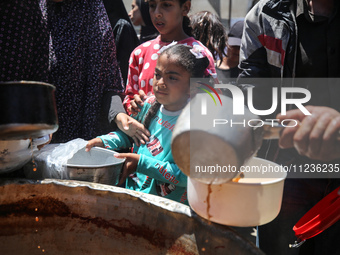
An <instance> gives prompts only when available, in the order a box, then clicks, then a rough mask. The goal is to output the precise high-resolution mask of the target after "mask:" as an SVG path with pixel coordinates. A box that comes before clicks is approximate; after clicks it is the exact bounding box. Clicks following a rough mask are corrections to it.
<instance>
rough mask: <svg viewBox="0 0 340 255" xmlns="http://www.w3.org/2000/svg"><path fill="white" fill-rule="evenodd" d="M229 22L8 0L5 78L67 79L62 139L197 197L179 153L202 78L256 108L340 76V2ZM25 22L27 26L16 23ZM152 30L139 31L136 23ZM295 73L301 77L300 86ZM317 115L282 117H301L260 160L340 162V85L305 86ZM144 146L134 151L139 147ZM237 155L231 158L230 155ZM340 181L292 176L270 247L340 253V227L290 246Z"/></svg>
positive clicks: (154, 185) (263, 235) (104, 1)
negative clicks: (176, 139) (182, 126)
mask: <svg viewBox="0 0 340 255" xmlns="http://www.w3.org/2000/svg"><path fill="white" fill-rule="evenodd" d="M255 2H256V4H255V3H254V7H253V8H251V10H250V11H249V12H248V14H247V15H246V17H245V19H244V21H243V20H242V21H238V22H236V23H235V24H234V25H233V26H232V27H231V28H230V29H228V30H227V29H226V28H225V27H224V26H223V24H222V22H221V19H220V17H218V16H217V15H216V14H213V13H211V12H208V11H202V12H198V13H194V14H193V15H189V12H190V10H191V5H192V4H194V2H191V0H171V1H162V0H147V1H144V0H132V1H131V7H132V9H131V11H130V12H129V13H128V12H127V11H126V9H125V7H124V4H123V2H122V1H121V0H115V1H109V0H83V1H74V0H4V1H0V16H1V20H0V25H1V26H0V59H1V61H0V81H14V80H31V81H43V82H49V83H51V84H53V85H54V86H55V87H56V105H57V112H58V118H59V129H58V131H57V132H56V133H55V134H53V138H52V142H53V143H64V142H67V141H70V140H72V139H75V138H83V139H85V140H88V144H87V146H86V150H88V151H89V150H91V148H92V147H93V146H101V147H106V148H108V149H112V150H116V149H124V150H126V151H127V152H124V153H119V154H117V157H119V158H125V159H126V161H125V165H124V167H123V171H122V178H121V180H120V183H119V185H120V186H124V187H126V188H128V189H133V190H137V191H142V192H145V193H150V194H155V195H159V196H162V197H165V198H169V199H172V200H175V201H177V202H180V203H184V204H188V202H187V198H186V182H187V177H186V176H185V175H184V174H183V173H182V172H181V171H180V169H179V168H178V167H177V165H176V163H175V162H174V159H173V157H172V152H171V146H170V143H171V135H172V129H173V126H174V125H175V124H176V121H177V118H178V116H179V115H180V113H181V110H182V109H183V108H184V106H185V105H186V104H187V103H188V102H189V101H190V89H189V87H190V78H208V77H211V78H212V80H213V81H214V82H215V83H232V84H234V85H235V86H239V87H240V88H241V89H243V90H244V91H245V93H247V91H248V90H247V88H249V87H253V88H254V93H253V95H252V96H253V102H254V106H255V108H256V109H268V108H270V104H271V101H270V98H272V97H271V93H272V87H273V86H274V85H275V86H277V84H270V83H267V82H264V83H263V84H262V83H256V82H255V81H256V80H255V79H254V83H253V84H249V83H247V84H244V83H243V81H244V80H245V79H246V78H280V79H281V81H282V83H281V84H279V87H280V88H283V87H285V86H289V87H294V86H298V85H296V84H299V86H300V83H296V84H295V83H294V81H295V80H296V79H298V78H323V79H325V80H327V78H338V77H339V76H340V47H339V46H340V35H339V33H338V30H337V29H339V27H340V13H339V12H340V11H339V8H340V7H339V6H340V4H339V2H338V1H335V0H260V1H255ZM14 21H15V22H14ZM132 24H133V25H136V26H141V34H140V35H139V37H138V36H137V34H136V31H135V30H134V27H133V26H132ZM285 78H290V79H289V81H290V83H289V84H288V83H287V82H286V80H285ZM305 88H306V89H309V90H310V92H311V94H312V98H313V100H312V101H311V102H312V103H313V104H312V105H309V106H306V108H307V109H308V110H309V111H310V113H311V115H304V114H301V111H299V110H297V109H290V110H289V111H288V112H287V114H285V115H281V114H280V109H277V111H276V112H275V114H274V115H272V116H271V117H273V118H276V119H278V120H281V119H295V120H297V121H298V122H299V125H297V126H296V127H295V128H286V129H284V130H283V132H282V133H281V137H280V139H279V141H277V142H275V141H268V142H265V143H264V144H263V146H262V148H261V150H260V151H259V154H258V156H259V157H263V158H266V159H270V160H272V161H275V162H277V163H278V164H282V165H292V164H294V165H303V164H322V163H327V164H339V163H340V143H339V142H338V139H337V137H338V133H339V130H340V113H339V112H340V105H339V103H338V101H339V100H338V99H337V95H338V94H339V93H338V92H339V91H338V90H339V88H340V87H339V86H334V84H332V83H331V82H328V81H326V82H325V83H323V84H320V85H319V86H310V85H309V84H307V85H305ZM131 148H132V149H131ZM226 156H227V155H226ZM339 186H340V179H336V178H318V179H316V178H312V179H310V178H289V176H288V178H287V179H286V181H285V188H284V195H283V202H282V209H281V212H280V214H279V215H278V217H277V218H276V219H275V220H274V221H273V222H270V223H268V224H266V225H264V226H261V227H259V233H258V235H259V240H260V245H259V246H260V249H262V250H263V251H264V252H265V253H266V254H275V255H276V254H340V248H339V247H340V246H338V245H337V240H338V239H339V236H340V225H339V223H340V222H338V223H335V224H334V225H333V226H331V227H329V228H328V229H327V230H326V231H325V232H324V233H322V234H320V235H318V236H316V237H315V238H312V239H310V240H307V242H306V243H305V244H304V245H302V246H301V247H300V248H299V249H291V248H289V244H292V243H294V241H295V240H296V237H295V235H294V232H293V230H292V228H293V226H294V224H295V223H296V222H297V221H298V220H299V219H300V218H301V217H302V216H303V215H304V214H305V213H306V212H307V211H308V210H309V209H311V208H312V207H313V206H314V205H315V204H316V203H317V202H318V201H320V200H321V199H322V198H323V197H325V196H326V195H327V194H328V193H330V192H331V191H333V190H334V189H335V188H338V187H339Z"/></svg>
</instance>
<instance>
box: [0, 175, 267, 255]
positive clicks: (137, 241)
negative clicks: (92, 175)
mask: <svg viewBox="0 0 340 255" xmlns="http://www.w3.org/2000/svg"><path fill="white" fill-rule="evenodd" d="M0 201H1V204H0V247H1V254H3V255H6V254H16V255H20V254H44V252H45V253H46V254H74V255H76V254H124V255H125V254H141V255H142V254H147V255H152V254H177V255H179V254H190V255H192V254H240V255H242V254H244V255H251V254H253V255H255V254H263V252H261V251H260V250H259V249H258V248H256V247H255V245H253V244H252V243H250V242H249V241H246V240H245V239H243V238H242V237H241V236H239V235H238V234H237V233H236V232H235V231H233V230H231V229H230V228H228V227H226V226H221V225H218V224H214V223H209V222H208V221H206V220H204V219H202V218H200V217H198V216H197V215H196V214H195V213H194V212H192V211H191V210H190V208H189V207H188V206H185V205H183V204H180V203H177V202H174V201H171V200H168V199H164V198H161V197H158V196H153V195H149V194H144V193H140V192H136V191H131V190H127V189H122V188H118V187H113V186H109V185H103V184H90V183H85V182H79V181H57V180H45V181H42V182H41V183H36V182H32V183H30V182H29V181H28V180H15V181H13V180H12V181H11V182H8V183H5V182H3V183H1V180H0Z"/></svg>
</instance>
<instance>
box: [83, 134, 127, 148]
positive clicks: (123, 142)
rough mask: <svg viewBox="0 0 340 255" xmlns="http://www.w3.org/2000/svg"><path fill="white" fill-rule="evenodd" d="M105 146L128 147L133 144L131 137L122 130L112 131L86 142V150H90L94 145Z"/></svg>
mask: <svg viewBox="0 0 340 255" xmlns="http://www.w3.org/2000/svg"><path fill="white" fill-rule="evenodd" d="M94 146H98V147H105V148H106V149H110V150H116V149H127V148H130V147H131V146H132V143H131V141H130V140H129V137H128V136H127V135H126V134H124V133H123V132H122V131H117V132H112V133H109V134H107V135H102V136H98V137H96V138H94V139H92V140H90V141H88V143H87V144H86V147H85V151H90V150H91V148H92V147H94Z"/></svg>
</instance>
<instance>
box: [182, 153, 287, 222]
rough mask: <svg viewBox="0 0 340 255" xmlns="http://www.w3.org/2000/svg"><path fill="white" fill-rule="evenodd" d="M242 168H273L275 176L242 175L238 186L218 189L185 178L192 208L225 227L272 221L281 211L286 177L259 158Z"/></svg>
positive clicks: (281, 171)
mask: <svg viewBox="0 0 340 255" xmlns="http://www.w3.org/2000/svg"><path fill="white" fill-rule="evenodd" d="M245 166H246V167H247V166H249V168H248V169H251V167H252V168H253V169H254V168H255V166H257V167H262V169H264V167H267V168H270V167H272V168H273V169H276V170H277V172H274V173H272V174H269V173H267V174H263V173H254V172H253V173H250V172H244V173H245V177H244V179H241V180H240V181H239V182H238V183H237V182H228V183H224V184H217V185H216V184H205V183H203V182H200V181H198V180H195V179H191V178H188V200H189V204H190V206H191V208H192V209H193V210H194V211H195V212H196V213H197V214H198V215H200V216H201V217H203V218H205V219H208V220H210V221H212V222H216V223H219V224H223V225H228V226H237V227H251V226H259V225H263V224H266V223H268V222H270V221H272V220H273V219H275V218H276V216H277V215H278V213H279V212H280V209H281V202H282V194H283V186H284V180H285V178H286V176H287V173H286V172H284V171H283V169H282V167H281V166H279V165H277V164H275V163H273V162H270V161H267V160H264V159H260V158H252V159H251V160H250V161H249V162H248V163H247V164H246V165H245ZM249 171H250V170H249Z"/></svg>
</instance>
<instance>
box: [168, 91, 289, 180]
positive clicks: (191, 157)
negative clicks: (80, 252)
mask: <svg viewBox="0 0 340 255" xmlns="http://www.w3.org/2000/svg"><path fill="white" fill-rule="evenodd" d="M220 98H221V105H215V104H214V102H213V100H209V97H206V94H197V95H196V96H195V97H194V98H193V99H192V100H191V102H190V103H189V104H188V105H187V106H186V107H185V108H184V109H183V111H182V113H181V115H180V116H179V118H178V120H177V124H176V127H175V129H174V132H173V138H172V151H173V157H174V160H175V162H176V164H177V165H178V167H179V168H180V169H181V170H182V171H183V172H184V173H185V174H186V175H187V176H190V177H191V178H195V179H197V180H198V181H201V182H204V183H214V184H220V183H225V182H228V181H229V180H230V179H232V178H235V177H236V176H237V175H238V171H239V168H240V166H242V165H243V164H244V163H245V162H247V161H248V160H249V159H250V158H251V157H253V156H254V155H255V154H256V152H257V151H258V149H259V148H260V146H261V144H262V140H263V139H277V138H279V134H280V131H281V130H282V128H283V127H282V126H281V125H278V124H277V123H275V122H273V123H272V122H263V121H261V120H260V118H259V117H258V116H257V115H255V114H253V113H251V112H250V111H249V110H248V108H247V107H246V106H244V107H245V109H244V114H243V115H235V114H233V107H232V106H233V101H232V100H233V99H232V98H230V97H227V96H223V95H220Z"/></svg>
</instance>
